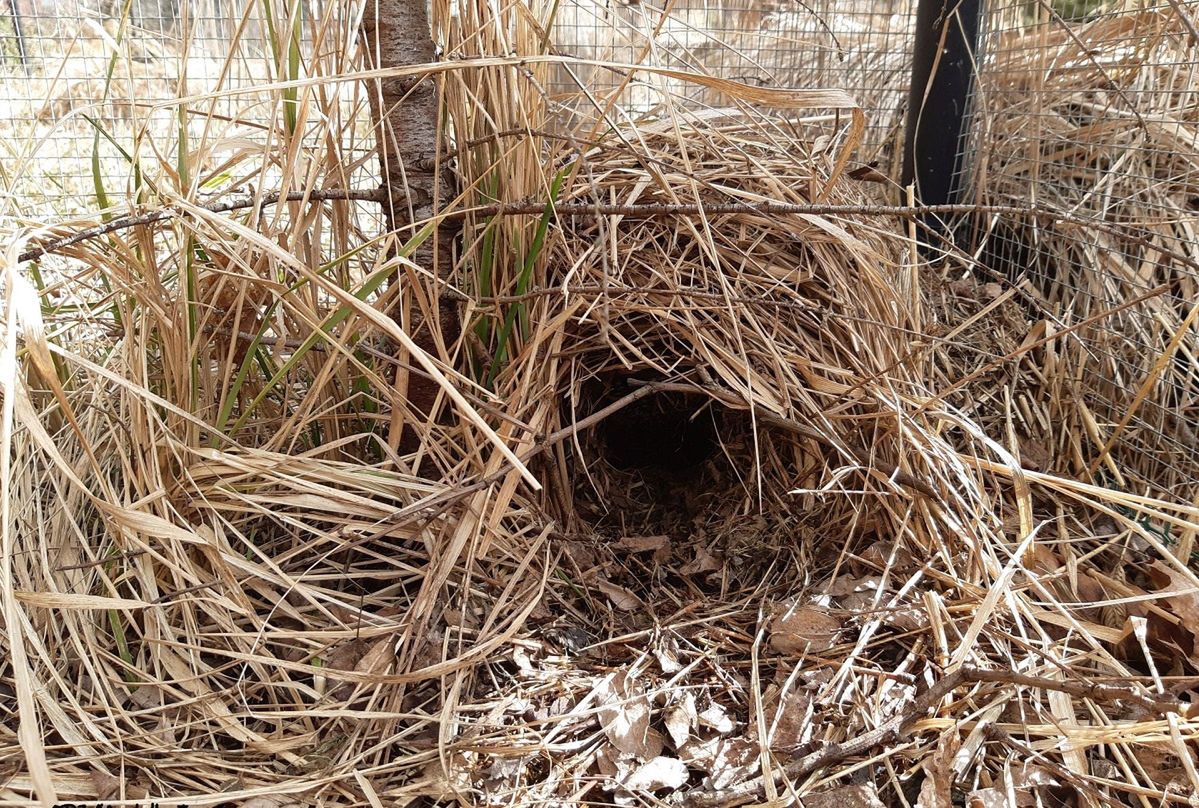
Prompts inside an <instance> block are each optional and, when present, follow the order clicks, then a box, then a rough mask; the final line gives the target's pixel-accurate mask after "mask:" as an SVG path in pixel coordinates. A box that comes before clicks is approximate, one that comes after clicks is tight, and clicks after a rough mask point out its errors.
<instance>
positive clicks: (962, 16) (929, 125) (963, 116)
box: [903, 0, 985, 235]
mask: <svg viewBox="0 0 1199 808" xmlns="http://www.w3.org/2000/svg"><path fill="white" fill-rule="evenodd" d="M984 3H985V0H920V5H919V6H918V7H917V10H916V36H915V41H914V43H913V53H912V57H913V58H912V86H911V92H910V94H909V96H908V120H907V130H906V133H905V138H904V158H903V184H904V186H905V187H906V186H907V185H908V184H910V183H913V182H914V183H915V184H916V199H917V201H918V202H919V203H920V204H922V205H953V204H958V203H959V202H960V201H961V198H962V192H963V191H964V190H965V189H964V180H965V167H966V162H965V154H964V149H965V146H966V144H967V138H966V134H967V132H966V126H967V125H968V123H969V120H968V112H969V105H970V97H971V91H972V90H973V88H974V72H975V66H976V64H977V57H978V32H979V21H980V19H981V17H982V12H983V7H984ZM926 224H928V225H929V226H931V227H934V228H935V229H936V230H937V231H938V232H941V234H942V235H948V233H947V232H944V231H945V230H946V225H944V224H942V223H939V222H936V221H928V222H926Z"/></svg>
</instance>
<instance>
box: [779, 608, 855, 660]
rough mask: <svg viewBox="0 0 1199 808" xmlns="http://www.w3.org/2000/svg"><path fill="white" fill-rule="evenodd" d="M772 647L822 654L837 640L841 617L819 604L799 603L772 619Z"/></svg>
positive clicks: (783, 651) (780, 651)
mask: <svg viewBox="0 0 1199 808" xmlns="http://www.w3.org/2000/svg"><path fill="white" fill-rule="evenodd" d="M769 631H770V647H771V648H773V649H774V650H775V651H778V652H779V653H780V654H803V653H812V654H819V653H821V652H823V651H827V650H828V649H830V648H832V647H833V646H834V645H836V643H837V634H838V633H839V632H840V631H841V621H840V620H838V619H837V618H835V617H833V616H832V615H830V614H829V613H828V612H827V611H826V610H825V609H822V608H820V607H819V606H814V605H811V606H798V607H793V608H790V609H787V610H786V611H784V612H782V613H780V614H779V615H778V616H776V617H775V618H774V620H772V621H771V623H770V628H769Z"/></svg>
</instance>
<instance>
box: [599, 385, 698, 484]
mask: <svg viewBox="0 0 1199 808" xmlns="http://www.w3.org/2000/svg"><path fill="white" fill-rule="evenodd" d="M712 408H713V404H712V402H711V401H710V400H709V399H707V398H706V397H704V396H699V395H696V394H694V393H677V392H656V393H651V394H649V395H647V396H646V397H645V398H642V399H641V400H639V401H636V402H634V403H633V404H630V405H629V406H627V407H625V408H624V409H622V410H619V411H617V412H615V413H613V414H612V415H610V416H609V417H608V418H606V419H604V420H603V421H602V422H601V423H600V425H599V427H597V435H598V438H599V446H600V451H601V452H602V457H603V459H604V460H605V461H606V462H607V463H608V464H609V465H611V466H612V467H613V468H615V469H618V470H620V471H626V472H633V471H637V472H641V474H642V475H661V476H666V477H675V478H686V477H691V476H694V475H695V474H696V472H697V471H698V469H700V468H701V467H702V466H703V464H704V463H705V462H707V461H708V460H709V459H711V458H712V457H714V456H715V455H716V454H717V453H718V452H719V451H720V436H719V435H718V434H717V428H716V417H715V416H716V414H715V413H713V412H712Z"/></svg>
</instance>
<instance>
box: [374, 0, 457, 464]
mask: <svg viewBox="0 0 1199 808" xmlns="http://www.w3.org/2000/svg"><path fill="white" fill-rule="evenodd" d="M362 34H363V37H364V40H365V44H366V47H367V52H368V59H369V62H370V67H372V68H388V67H400V66H405V65H415V64H429V63H432V62H434V61H436V60H437V52H436V49H435V47H434V44H433V38H432V33H431V30H430V27H429V9H428V2H427V0H367V4H366V9H365V12H364V14H363V18H362ZM369 95H370V102H371V111H372V113H373V116H374V120H375V132H376V137H377V138H378V144H379V161H380V174H381V177H382V190H383V192H384V194H385V201H384V202H383V215H384V219H385V222H386V225H387V228H388V230H389V231H390V232H393V233H396V234H397V237H398V240H399V242H400V243H403V242H405V241H407V240H408V239H410V238H411V237H412V236H414V235H416V233H417V232H418V231H419V229H420V228H421V227H423V226H424V225H425V224H426V223H427V222H428V221H429V220H430V219H431V218H432V217H433V216H434V215H435V214H436V213H437V210H438V208H439V206H440V205H442V204H444V203H445V202H446V201H448V200H450V199H452V198H453V187H452V185H451V183H450V181H449V178H448V176H447V174H446V172H445V171H441V170H439V167H438V161H437V148H438V126H439V120H438V92H437V84H436V82H435V81H434V80H433V79H431V78H424V77H420V76H416V77H403V78H384V79H380V80H378V81H376V82H374V83H373V84H372V86H371V87H370V92H369ZM454 235H455V231H454V230H453V229H452V228H449V227H438V228H437V229H435V231H434V232H433V234H432V236H431V237H430V238H429V239H427V240H426V241H425V242H424V244H422V245H421V246H420V248H419V249H417V250H416V251H415V252H414V253H413V254H412V255H411V256H409V257H410V258H411V259H412V261H413V262H414V263H416V264H417V266H419V267H421V268H422V269H424V270H427V271H428V273H429V275H427V276H423V277H431V281H432V283H433V284H434V286H435V287H440V284H439V283H438V281H439V280H444V279H445V278H446V277H447V276H448V274H449V272H450V270H451V269H452V260H451V255H450V251H451V244H452V240H453V238H454ZM416 277H417V276H414V275H411V274H409V275H405V276H403V279H402V280H401V281H400V282H403V283H408V282H412V281H413V280H415V279H416ZM392 291H393V292H398V291H399V290H392ZM413 297H414V296H413V295H402V294H393V295H392V296H391V298H390V299H391V300H393V301H399V300H403V299H407V300H408V301H411V300H412V299H413ZM419 297H420V298H421V299H424V300H427V301H431V302H433V305H434V306H435V307H436V310H435V311H434V312H431V314H433V315H434V316H432V317H428V316H426V317H423V318H422V317H420V316H419V314H417V313H409V312H407V311H399V310H395V309H393V310H391V311H388V312H387V313H388V314H389V315H390V316H392V317H393V318H395V319H396V320H397V322H399V323H400V324H401V326H404V327H406V328H409V329H410V333H412V336H413V339H414V340H415V341H416V343H417V344H418V345H419V346H420V347H421V348H422V349H423V350H425V351H426V352H428V353H430V354H432V355H434V356H437V355H440V356H442V358H445V352H446V345H447V344H452V343H453V342H454V341H455V340H457V338H458V335H459V332H460V329H461V325H460V323H459V318H458V313H457V306H456V305H455V304H454V303H452V302H451V301H450V300H449V299H448V298H443V296H442V294H441V290H440V288H433V289H432V290H431V291H430V292H426V293H425V294H423V295H419ZM395 354H396V358H397V360H398V361H399V367H398V370H397V372H396V390H397V392H398V393H399V395H400V396H402V397H406V399H407V401H408V403H409V405H410V408H411V410H412V411H413V412H414V413H415V414H416V415H417V417H420V418H426V417H427V416H428V415H429V413H430V412H431V411H432V408H433V404H434V401H435V399H436V397H437V392H438V390H437V384H436V382H434V381H432V380H431V379H428V378H427V377H425V376H424V375H415V374H413V375H410V374H409V372H408V371H409V366H410V365H411V364H412V362H411V357H409V356H408V355H407V352H406V351H402V350H398V349H397V350H396V351H395ZM417 438H418V435H417V433H416V432H415V431H414V430H413V428H412V424H404V423H403V417H402V413H400V412H393V414H392V419H391V429H390V434H389V436H388V443H389V444H390V445H391V446H392V447H393V448H399V449H401V450H405V449H406V450H411V449H413V448H415V445H416V443H417Z"/></svg>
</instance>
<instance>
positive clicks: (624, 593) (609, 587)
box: [595, 579, 645, 612]
mask: <svg viewBox="0 0 1199 808" xmlns="http://www.w3.org/2000/svg"><path fill="white" fill-rule="evenodd" d="M595 588H596V589H598V590H599V591H601V592H603V593H604V594H605V595H607V596H608V600H610V601H612V605H613V606H615V607H616V608H617V609H619V610H620V611H622V612H633V611H636V610H637V609H640V608H642V607H644V606H645V604H644V603H643V602H642V600H641V598H639V597H637V596H636V595H634V594H633V592H632V591H631V590H628V589H625V588H624V587H623V586H617V585H616V584H614V583H612V582H611V581H605V580H602V579H600V580H597V581H596V582H595Z"/></svg>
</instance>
